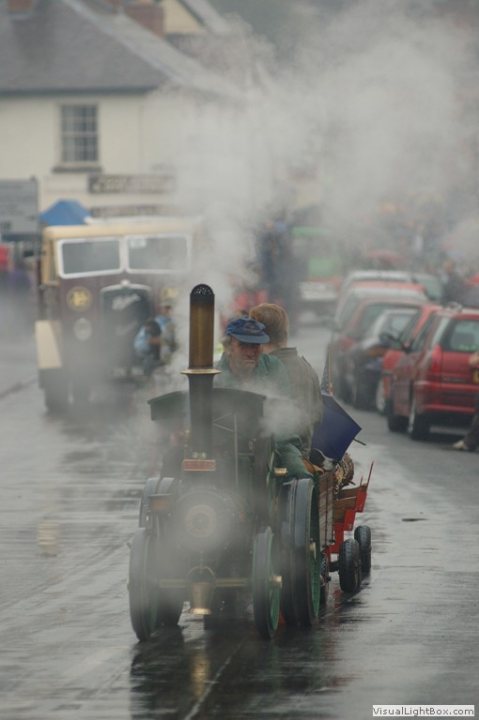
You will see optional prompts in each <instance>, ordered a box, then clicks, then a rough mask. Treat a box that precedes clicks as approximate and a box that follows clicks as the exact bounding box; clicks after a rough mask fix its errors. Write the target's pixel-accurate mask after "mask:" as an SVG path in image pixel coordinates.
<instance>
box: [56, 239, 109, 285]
mask: <svg viewBox="0 0 479 720" xmlns="http://www.w3.org/2000/svg"><path fill="white" fill-rule="evenodd" d="M60 256H61V272H62V275H65V276H69V275H71V276H73V275H92V274H95V273H99V274H101V273H105V272H118V271H119V269H120V242H119V240H118V238H95V239H90V238H89V239H86V238H78V239H75V240H62V241H61V242H60Z"/></svg>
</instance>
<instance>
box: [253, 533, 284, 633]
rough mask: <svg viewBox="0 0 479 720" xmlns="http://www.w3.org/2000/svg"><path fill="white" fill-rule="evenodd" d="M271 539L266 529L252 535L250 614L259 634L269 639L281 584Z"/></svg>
mask: <svg viewBox="0 0 479 720" xmlns="http://www.w3.org/2000/svg"><path fill="white" fill-rule="evenodd" d="M275 555H276V553H275V547H274V537H273V533H272V531H271V528H270V527H267V528H266V530H264V531H263V532H260V533H258V534H257V535H256V537H255V540H254V546H253V578H252V581H253V583H252V584H253V612H254V622H255V625H256V629H257V630H258V632H259V634H260V635H261V637H262V638H264V639H265V640H269V639H270V638H272V637H273V635H274V633H275V632H276V630H277V628H278V623H279V606H280V598H281V581H280V578H279V576H278V574H277V572H276V565H277V563H276V557H275Z"/></svg>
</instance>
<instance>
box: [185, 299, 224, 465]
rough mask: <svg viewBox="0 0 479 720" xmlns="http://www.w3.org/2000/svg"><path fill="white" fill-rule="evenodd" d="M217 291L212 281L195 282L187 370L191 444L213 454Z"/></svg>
mask: <svg viewBox="0 0 479 720" xmlns="http://www.w3.org/2000/svg"><path fill="white" fill-rule="evenodd" d="M214 312H215V295H214V293H213V290H212V289H211V288H210V287H209V285H196V286H195V287H194V288H193V290H192V291H191V293H190V356H189V368H188V370H184V371H183V372H184V374H185V375H187V376H188V381H189V385H190V420H191V446H192V449H193V452H195V453H199V454H202V455H204V456H206V457H211V445H212V425H213V407H212V403H213V398H212V390H213V378H214V376H215V375H216V374H217V373H218V372H219V371H218V370H216V369H215V368H214V367H213V349H214Z"/></svg>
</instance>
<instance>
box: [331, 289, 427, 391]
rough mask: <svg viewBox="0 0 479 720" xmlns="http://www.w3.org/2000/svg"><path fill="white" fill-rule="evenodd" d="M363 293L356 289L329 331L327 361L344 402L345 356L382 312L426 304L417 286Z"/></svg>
mask: <svg viewBox="0 0 479 720" xmlns="http://www.w3.org/2000/svg"><path fill="white" fill-rule="evenodd" d="M365 290H366V288H364V289H363V288H357V290H355V291H354V293H352V294H350V296H349V299H348V300H347V302H346V304H345V306H344V308H343V313H342V315H341V322H340V324H339V325H336V326H335V327H334V328H333V335H332V338H331V341H330V343H329V345H328V352H327V357H328V362H329V374H330V375H331V377H332V381H333V388H334V390H335V393H336V395H337V396H338V397H339V398H341V399H342V400H346V401H348V400H349V399H350V388H349V386H348V382H347V378H346V365H345V358H346V354H347V353H348V352H349V351H350V350H351V348H352V347H353V346H354V345H355V343H357V342H359V341H360V340H361V339H362V338H363V337H364V335H365V334H366V332H367V331H368V330H369V328H370V327H371V326H372V324H373V323H374V321H375V320H376V318H377V317H378V316H379V315H380V314H381V313H382V312H384V310H388V309H392V308H396V307H411V306H412V307H419V306H420V305H422V304H423V303H425V302H426V296H425V295H424V293H423V292H422V290H421V288H420V287H419V286H417V285H409V284H406V283H404V284H402V283H395V284H394V285H390V286H387V285H386V286H385V287H381V286H380V285H379V284H376V285H375V286H374V287H373V288H369V289H368V290H369V292H368V293H367V294H366V295H363V294H362V293H363V292H364V291H365ZM353 301H354V302H353ZM346 311H347V312H346Z"/></svg>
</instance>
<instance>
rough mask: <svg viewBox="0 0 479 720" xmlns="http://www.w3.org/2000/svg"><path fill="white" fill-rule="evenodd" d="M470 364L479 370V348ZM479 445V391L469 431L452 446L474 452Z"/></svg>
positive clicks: (455, 448)
mask: <svg viewBox="0 0 479 720" xmlns="http://www.w3.org/2000/svg"><path fill="white" fill-rule="evenodd" d="M469 365H470V366H471V367H472V368H477V371H478V372H479V350H478V351H477V352H475V353H473V354H472V355H471V357H470V358H469ZM477 447H479V393H478V394H477V396H476V404H475V409H474V415H473V416H472V422H471V425H470V427H469V430H468V432H467V433H466V435H465V436H464V437H463V439H462V440H458V441H457V442H456V443H454V445H453V446H452V448H453V450H466V451H469V452H474V451H475V450H476V448H477Z"/></svg>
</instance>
